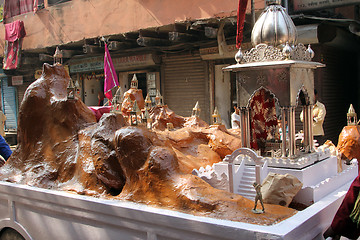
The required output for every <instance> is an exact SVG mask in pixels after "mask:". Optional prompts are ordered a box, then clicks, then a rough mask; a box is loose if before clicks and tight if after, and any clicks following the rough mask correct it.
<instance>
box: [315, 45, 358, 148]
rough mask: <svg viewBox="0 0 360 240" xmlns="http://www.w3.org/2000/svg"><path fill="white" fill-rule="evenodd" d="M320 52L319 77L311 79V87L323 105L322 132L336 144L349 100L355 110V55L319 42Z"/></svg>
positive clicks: (356, 108)
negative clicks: (324, 65) (312, 85)
mask: <svg viewBox="0 0 360 240" xmlns="http://www.w3.org/2000/svg"><path fill="white" fill-rule="evenodd" d="M321 53H322V60H323V63H325V64H326V67H325V68H324V69H321V72H320V73H321V76H320V79H321V80H320V81H318V82H315V87H316V88H317V90H318V92H319V95H320V96H319V97H320V99H319V100H320V101H321V102H322V103H324V104H325V107H326V117H325V121H324V131H325V136H326V138H327V139H330V140H331V141H332V142H333V143H334V144H337V141H338V137H339V134H340V132H341V130H342V128H343V127H344V126H346V125H347V122H346V113H347V111H348V109H349V106H350V104H353V105H354V108H355V111H356V112H357V113H359V106H357V95H358V94H357V91H358V83H357V79H358V77H357V69H358V64H357V55H356V54H354V53H351V52H348V51H344V50H341V49H339V48H334V47H329V46H325V45H324V46H322V51H321ZM358 116H359V115H358Z"/></svg>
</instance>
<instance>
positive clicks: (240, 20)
mask: <svg viewBox="0 0 360 240" xmlns="http://www.w3.org/2000/svg"><path fill="white" fill-rule="evenodd" d="M247 2H248V0H239V7H238V10H237V29H236V48H237V49H239V48H240V47H241V42H242V40H243V32H244V22H245V13H246V7H247Z"/></svg>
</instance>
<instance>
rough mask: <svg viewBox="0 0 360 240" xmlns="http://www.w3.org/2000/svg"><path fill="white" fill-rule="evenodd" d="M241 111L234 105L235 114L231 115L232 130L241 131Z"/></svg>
mask: <svg viewBox="0 0 360 240" xmlns="http://www.w3.org/2000/svg"><path fill="white" fill-rule="evenodd" d="M239 113H240V110H239V109H238V107H237V105H236V104H235V105H234V112H233V113H232V114H231V128H232V129H239V128H240V115H239Z"/></svg>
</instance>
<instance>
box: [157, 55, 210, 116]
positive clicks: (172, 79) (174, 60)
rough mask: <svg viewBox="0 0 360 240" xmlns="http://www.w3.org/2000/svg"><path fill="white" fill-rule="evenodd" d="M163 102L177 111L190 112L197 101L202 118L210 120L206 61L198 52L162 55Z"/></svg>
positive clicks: (189, 114)
mask: <svg viewBox="0 0 360 240" xmlns="http://www.w3.org/2000/svg"><path fill="white" fill-rule="evenodd" d="M163 74H164V76H163V78H162V79H163V81H164V85H163V86H164V93H163V96H164V103H165V104H167V105H168V106H169V108H170V109H171V110H173V111H174V112H175V113H176V114H178V115H181V116H183V117H189V116H191V113H192V109H193V107H194V106H195V104H196V102H197V101H199V105H200V108H201V114H200V117H201V119H203V120H205V121H207V122H209V120H210V114H209V97H208V96H207V95H208V84H207V81H206V77H205V75H206V62H204V61H202V60H201V58H200V55H199V54H193V53H187V54H182V55H166V56H163Z"/></svg>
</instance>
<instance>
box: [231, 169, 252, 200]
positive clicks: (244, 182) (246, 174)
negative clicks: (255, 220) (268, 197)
mask: <svg viewBox="0 0 360 240" xmlns="http://www.w3.org/2000/svg"><path fill="white" fill-rule="evenodd" d="M238 174H240V175H241V179H240V184H239V185H238V187H237V188H236V189H237V192H236V193H237V194H239V195H241V196H243V197H246V198H248V199H250V200H254V199H255V195H256V191H255V188H254V187H253V183H254V182H255V181H256V175H255V166H246V165H245V167H244V169H243V172H242V173H238Z"/></svg>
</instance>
